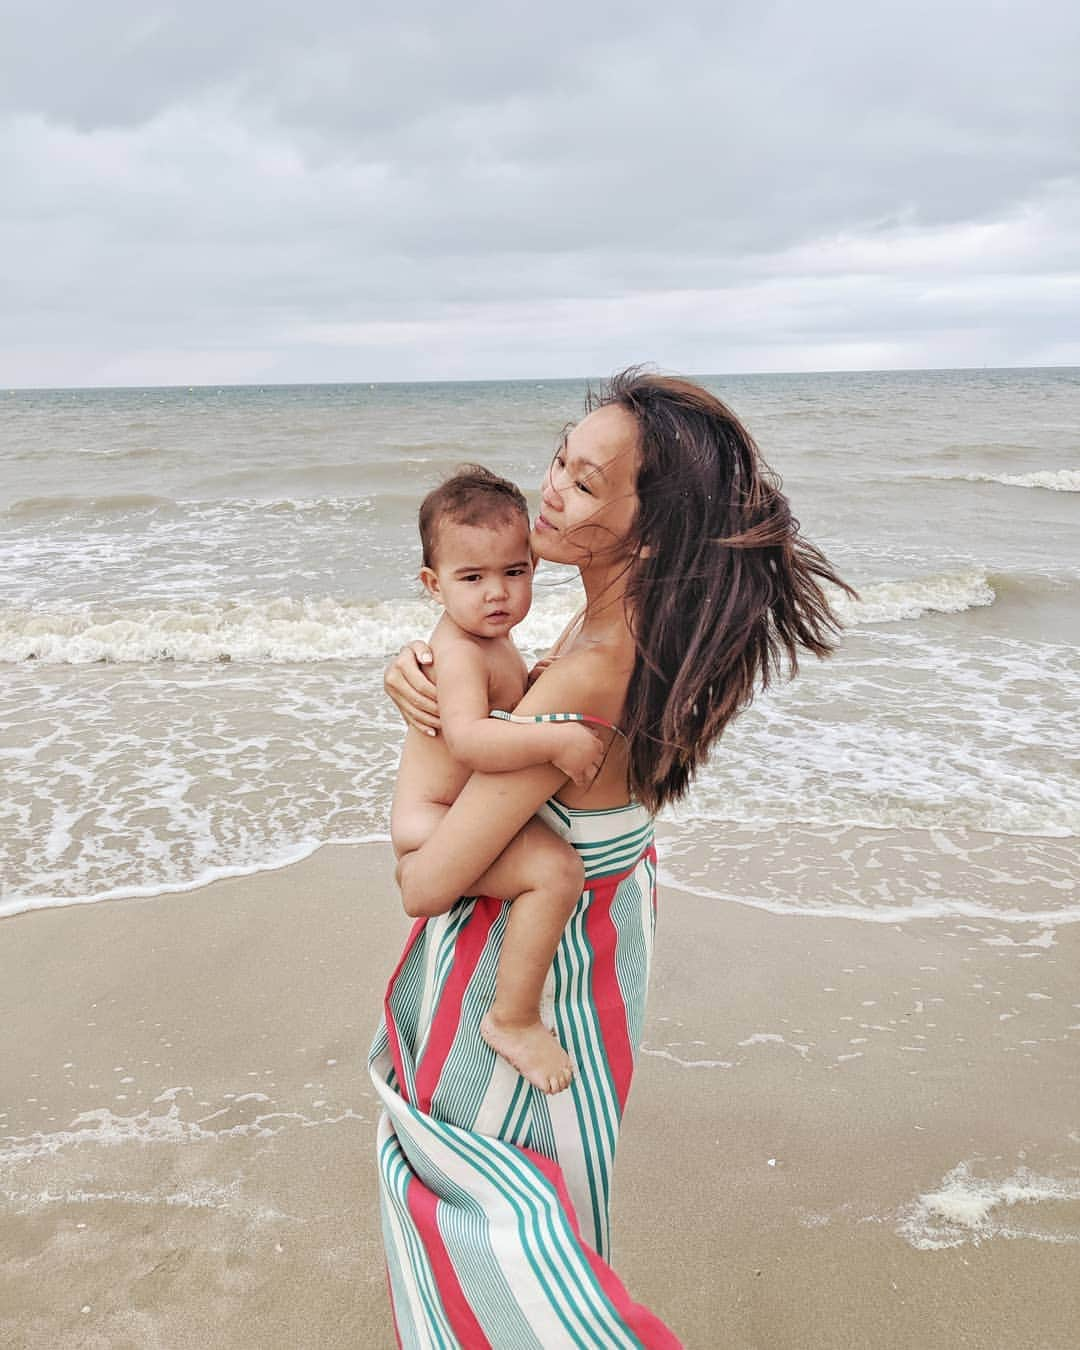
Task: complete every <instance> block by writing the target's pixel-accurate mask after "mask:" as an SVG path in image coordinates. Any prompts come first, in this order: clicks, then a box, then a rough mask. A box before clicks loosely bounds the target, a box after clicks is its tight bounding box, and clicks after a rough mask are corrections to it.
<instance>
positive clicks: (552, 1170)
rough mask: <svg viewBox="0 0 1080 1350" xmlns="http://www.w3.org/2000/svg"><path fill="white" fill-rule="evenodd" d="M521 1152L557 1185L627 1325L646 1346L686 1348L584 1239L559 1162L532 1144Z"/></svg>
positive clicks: (584, 1250)
mask: <svg viewBox="0 0 1080 1350" xmlns="http://www.w3.org/2000/svg"><path fill="white" fill-rule="evenodd" d="M519 1152H520V1153H522V1154H523V1155H524V1156H525V1157H526V1158H527V1159H528V1160H529V1162H531V1163H532V1165H533V1166H534V1167H535V1168H536V1170H537V1171H538V1172H540V1173H542V1174H543V1176H544V1178H545V1180H547V1181H548V1182H549V1183H550V1184H551V1186H552V1187H553V1188H554V1190H555V1194H556V1195H557V1196H558V1199H559V1204H560V1205H561V1206H562V1208H563V1211H564V1213H565V1214H566V1217H567V1219H568V1220H569V1221H570V1227H571V1228H572V1229H573V1232H574V1236H575V1237H576V1238H577V1240H578V1245H579V1246H580V1247H581V1252H582V1255H583V1256H584V1257H585V1259H586V1261H588V1263H589V1266H590V1268H591V1270H592V1273H593V1274H594V1275H595V1276H596V1282H597V1283H598V1284H599V1286H600V1288H601V1289H602V1290H603V1291H604V1293H605V1294H606V1295H607V1296H608V1298H609V1299H610V1300H611V1303H612V1305H613V1306H614V1308H615V1311H616V1312H617V1313H618V1314H619V1316H620V1317H621V1318H622V1319H623V1321H624V1322H625V1323H626V1325H627V1327H628V1328H629V1329H630V1330H631V1331H632V1332H633V1333H634V1335H635V1336H637V1338H638V1340H640V1341H641V1344H642V1345H643V1346H644V1347H645V1350H683V1343H682V1341H680V1340H679V1339H678V1337H677V1336H676V1335H675V1334H674V1333H673V1332H672V1331H671V1329H670V1328H669V1327H667V1326H665V1325H664V1323H663V1322H661V1321H660V1319H659V1317H657V1316H656V1314H655V1313H651V1312H650V1311H649V1310H648V1308H646V1307H645V1306H644V1304H641V1303H635V1302H634V1300H633V1299H632V1298H631V1297H630V1295H629V1294H628V1293H627V1290H626V1286H625V1285H624V1284H623V1282H622V1280H620V1279H619V1277H618V1276H617V1275H616V1274H615V1272H614V1271H613V1270H612V1269H611V1267H610V1266H609V1265H608V1263H607V1262H606V1261H604V1260H603V1259H602V1258H601V1257H599V1256H597V1254H596V1252H594V1251H593V1249H592V1248H591V1247H590V1246H589V1244H588V1243H587V1242H585V1241H584V1239H583V1238H582V1236H581V1230H580V1228H578V1221H577V1215H576V1214H575V1213H574V1205H573V1201H572V1200H571V1199H570V1193H569V1191H568V1190H567V1189H566V1180H565V1178H564V1177H563V1174H562V1169H561V1168H560V1167H559V1165H558V1163H554V1162H552V1161H551V1159H550V1158H545V1157H543V1156H542V1155H541V1154H539V1153H535V1152H534V1151H533V1150H532V1149H531V1148H519Z"/></svg>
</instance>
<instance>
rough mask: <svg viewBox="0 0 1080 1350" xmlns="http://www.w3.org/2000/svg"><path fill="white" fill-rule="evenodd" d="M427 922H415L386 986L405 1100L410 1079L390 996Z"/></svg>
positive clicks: (387, 1012)
mask: <svg viewBox="0 0 1080 1350" xmlns="http://www.w3.org/2000/svg"><path fill="white" fill-rule="evenodd" d="M426 923H427V919H417V921H416V922H415V923H414V924H413V926H412V931H411V932H410V933H409V937H408V940H407V941H406V943H405V950H404V951H403V952H402V953H401V960H400V961H399V962H398V963H397V965H396V966H395V967H394V973H393V975H391V976H390V982H389V984H388V985H387V986H386V994H385V996H384V998H383V1016H384V1017H385V1019H386V1034H387V1038H388V1040H389V1041H390V1058H391V1060H392V1061H393V1064H394V1071H395V1073H396V1074H397V1079H398V1092H399V1093H400V1094H401V1096H402V1097H403V1098H404V1100H405V1101H408V1100H409V1091H408V1086H407V1083H408V1080H407V1079H406V1077H405V1066H404V1061H403V1060H402V1057H401V1040H400V1038H399V1036H398V1032H397V1022H396V1021H395V1020H394V1014H393V1013H392V1012H391V1010H390V996H391V995H392V994H393V992H394V985H395V984H397V978H398V976H399V975H400V974H401V971H402V969H403V967H404V965H405V962H406V961H407V960H408V959H409V953H410V952H411V951H412V949H413V948H414V947H415V946H416V942H417V939H418V938H419V936H420V934H421V933H422V932H423V931H424V925H425V924H426Z"/></svg>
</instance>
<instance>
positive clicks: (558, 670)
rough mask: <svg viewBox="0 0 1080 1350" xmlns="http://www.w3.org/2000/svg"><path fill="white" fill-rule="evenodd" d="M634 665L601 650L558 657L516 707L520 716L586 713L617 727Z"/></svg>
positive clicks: (570, 653) (595, 649)
mask: <svg viewBox="0 0 1080 1350" xmlns="http://www.w3.org/2000/svg"><path fill="white" fill-rule="evenodd" d="M632 671H633V661H632V660H627V659H626V657H625V655H623V654H621V653H615V652H612V651H611V650H609V649H606V648H602V647H593V648H579V649H576V650H571V651H568V652H566V653H565V654H564V655H562V656H559V657H557V658H556V659H555V660H553V661H552V662H551V664H550V665H549V666H547V667H546V668H545V670H544V671H543V672H542V673H541V674H540V676H539V677H538V678H537V680H536V681H535V683H534V684H533V685H532V686H531V688H530V689H529V690H528V692H527V693H526V695H525V697H524V698H523V699H522V700H521V702H520V703H519V704H518V705H517V711H518V712H519V713H533V714H536V713H557V712H567V713H584V714H586V715H587V716H590V717H601V718H603V719H604V720H605V721H608V722H611V723H613V724H614V725H616V726H617V725H618V723H619V721H620V719H621V717H622V713H623V705H624V704H625V702H626V690H627V686H628V685H629V683H630V675H631V673H632Z"/></svg>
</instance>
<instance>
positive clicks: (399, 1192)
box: [380, 1136, 457, 1350]
mask: <svg viewBox="0 0 1080 1350" xmlns="http://www.w3.org/2000/svg"><path fill="white" fill-rule="evenodd" d="M395 1145H396V1146H397V1147H396V1148H395V1147H394V1146H395ZM388 1154H389V1155H390V1156H387V1155H388ZM380 1161H381V1162H382V1173H383V1176H384V1178H385V1179H386V1182H387V1185H388V1186H389V1187H390V1188H391V1193H392V1195H393V1196H394V1198H395V1199H396V1201H397V1205H396V1209H397V1213H398V1218H399V1221H400V1226H401V1235H402V1238H403V1239H404V1242H405V1245H406V1247H407V1248H408V1256H409V1269H410V1270H411V1271H412V1273H413V1275H414V1277H415V1279H416V1285H417V1289H418V1291H419V1294H420V1300H421V1302H422V1303H423V1305H424V1307H425V1309H426V1311H427V1324H428V1330H429V1331H430V1332H431V1334H432V1335H433V1336H434V1337H435V1338H436V1341H437V1343H438V1345H439V1346H440V1347H445V1350H457V1345H456V1338H455V1337H454V1336H453V1335H452V1333H451V1331H450V1326H449V1324H448V1322H447V1320H446V1314H445V1311H444V1310H443V1307H442V1302H441V1300H440V1298H439V1292H438V1288H437V1287H436V1286H435V1284H434V1277H433V1275H432V1271H431V1265H430V1263H429V1262H428V1260H427V1256H426V1253H425V1252H424V1246H423V1243H422V1242H421V1241H420V1238H419V1235H418V1234H417V1233H416V1231H415V1226H414V1224H413V1221H412V1215H411V1214H410V1213H409V1208H408V1201H407V1200H406V1195H407V1192H408V1187H409V1181H410V1179H411V1177H412V1172H411V1171H410V1170H409V1165H408V1163H407V1162H406V1161H405V1159H404V1157H402V1156H401V1146H400V1142H399V1141H398V1140H397V1139H396V1138H395V1137H394V1136H391V1137H390V1138H389V1139H388V1140H387V1141H386V1144H385V1145H384V1147H383V1151H382V1156H381V1159H380ZM440 1323H441V1325H440ZM444 1331H445V1332H446V1335H445V1336H444V1334H443V1332H444ZM446 1336H450V1338H451V1339H450V1340H449V1341H448V1340H447V1339H446Z"/></svg>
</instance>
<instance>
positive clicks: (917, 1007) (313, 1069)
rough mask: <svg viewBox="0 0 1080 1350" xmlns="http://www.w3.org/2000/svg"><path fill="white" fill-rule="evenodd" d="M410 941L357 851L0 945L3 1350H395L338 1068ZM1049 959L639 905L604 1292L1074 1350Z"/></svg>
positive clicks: (679, 1322) (1079, 1115)
mask: <svg viewBox="0 0 1080 1350" xmlns="http://www.w3.org/2000/svg"><path fill="white" fill-rule="evenodd" d="M774 861H777V865H779V863H780V862H782V860H774ZM407 929H408V921H407V920H406V919H405V918H404V916H402V915H401V914H400V912H399V910H398V908H397V905H396V900H395V895H394V892H393V887H392V881H391V864H390V854H389V850H388V849H387V848H386V847H384V846H382V845H363V846H352V847H344V846H335V847H326V848H323V849H321V850H320V851H319V852H317V853H316V854H314V855H313V856H312V857H310V858H308V859H307V860H305V861H304V862H301V863H297V864H294V865H293V866H290V867H288V868H285V869H282V870H281V871H277V872H270V873H262V874H260V875H258V876H254V877H250V878H239V879H234V880H228V881H219V882H216V883H214V884H213V885H211V886H208V887H205V888H203V889H202V890H199V891H194V892H191V893H189V894H186V895H169V896H161V897H157V898H155V899H152V900H132V901H113V902H105V903H99V904H94V905H82V906H72V907H68V908H64V909H55V910H45V911H39V912H36V913H30V914H24V915H19V916H16V917H15V918H11V919H7V920H4V921H2V922H0V1017H2V1019H3V1027H4V1038H3V1046H2V1051H0V1112H2V1113H4V1114H2V1115H0V1345H3V1346H12V1347H19V1348H20V1350H23V1348H25V1350H67V1348H68V1347H76V1346H77V1347H85V1348H86V1350H97V1348H98V1347H101V1348H102V1350H104V1348H105V1347H108V1350H115V1348H117V1347H139V1350H144V1348H157V1347H161V1348H162V1350H166V1348H167V1350H182V1348H183V1347H206V1346H213V1347H215V1350H232V1348H233V1347H235V1348H236V1350H240V1348H241V1347H244V1348H245V1350H247V1348H248V1347H251V1348H254V1347H258V1348H259V1350H273V1348H275V1347H283V1348H284V1347H290V1348H292V1347H316V1346H318V1347H324V1346H325V1347H337V1346H349V1347H352V1348H354V1350H355V1348H356V1347H363V1348H364V1350H367V1348H368V1347H370V1348H371V1350H381V1348H382V1347H387V1348H389V1347H391V1346H392V1345H393V1337H392V1334H391V1331H390V1323H389V1314H388V1309H387V1302H386V1294H385V1284H384V1276H383V1270H382V1258H381V1246H380V1239H379V1234H378V1224H377V1218H376V1202H375V1176H374V1164H373V1155H372V1143H373V1136H374V1122H375V1102H374V1093H373V1090H372V1088H371V1086H370V1084H369V1082H368V1078H367V1073H366V1069H365V1058H366V1051H367V1045H368V1041H369V1039H370V1036H371V1033H372V1030H373V1027H374V1024H375V1021H376V1017H377V1011H378V1005H379V998H380V995H381V991H382V988H383V986H384V984H385V981H386V977H387V975H388V972H389V971H390V969H391V967H392V965H393V962H394V959H395V957H396V955H397V952H398V949H399V948H400V945H401V943H402V940H403V938H404V936H405V933H406V932H407ZM1078 968H1080V925H1077V924H1072V925H1063V926H1061V927H1059V928H1058V929H1056V930H1047V929H1041V928H1037V927H1034V926H1028V925H1016V926H1013V927H1012V928H1011V929H1010V930H1009V934H1008V935H1006V936H1005V937H1004V939H1003V935H1002V933H1001V931H1000V929H999V928H994V927H993V926H992V925H980V924H977V923H970V922H968V923H958V922H955V921H954V922H950V921H947V920H933V921H931V920H920V921H917V922H911V923H906V924H896V925H881V924H871V923H867V922H861V921H856V920H852V919H844V918H806V917H794V916H778V915H775V914H770V913H766V912H764V911H762V910H760V909H755V908H752V907H749V906H745V905H740V904H734V903H719V902H717V901H715V900H711V901H707V900H704V899H701V898H698V897H696V896H693V895H689V894H686V893H684V892H682V891H677V890H672V889H665V890H663V891H662V895H661V920H660V933H659V940H658V956H657V961H656V967H655V971H654V979H653V987H652V994H651V1002H650V1011H649V1020H648V1025H647V1033H646V1041H645V1052H644V1054H643V1055H642V1057H641V1060H640V1064H639V1069H638V1075H637V1079H636V1081H635V1084H634V1088H633V1092H632V1094H631V1099H630V1104H629V1107H628V1110H627V1116H626V1121H625V1125H624V1132H623V1137H622V1143H621V1146H620V1147H621V1154H620V1158H619V1162H618V1167H617V1171H616V1181H615V1194H616V1198H615V1225H616V1227H615V1266H616V1269H617V1270H618V1272H619V1274H620V1275H621V1277H622V1278H623V1279H624V1281H625V1282H626V1284H627V1285H628V1287H629V1288H630V1290H631V1292H632V1293H633V1294H634V1295H635V1297H637V1298H639V1299H641V1300H642V1301H644V1302H646V1303H648V1304H649V1305H650V1306H651V1307H653V1308H654V1310H655V1311H656V1312H657V1313H658V1314H660V1315H661V1316H662V1317H664V1318H665V1319H666V1320H667V1321H669V1322H670V1324H671V1325H672V1326H673V1328H674V1329H675V1330H676V1331H677V1332H678V1333H679V1334H680V1335H681V1336H682V1337H683V1339H684V1340H685V1342H686V1344H687V1345H688V1346H691V1347H721V1346H723V1347H746V1348H747V1350H749V1348H753V1350H788V1347H791V1348H792V1350H794V1348H795V1347H799V1348H800V1350H805V1348H806V1347H811V1348H817V1347H875V1350H888V1348H890V1347H897V1350H899V1347H956V1346H978V1347H1010V1348H1015V1350H1021V1348H1022V1347H1032V1348H1034V1347H1041V1348H1042V1350H1049V1348H1050V1347H1054V1348H1057V1347H1062V1350H1064V1348H1065V1347H1070V1348H1071V1350H1075V1347H1077V1346H1078V1345H1080V1241H1078V1240H1077V1239H1078V1238H1080V1061H1078V1053H1077V1052H1078V1049H1080V1011H1078V1008H1080V983H1078V981H1077V978H1076V973H1075V972H1076V971H1077V969H1078ZM920 1197H928V1198H924V1199H923V1200H921V1201H920ZM928 1243H929V1244H936V1245H933V1246H927V1244H928Z"/></svg>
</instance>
